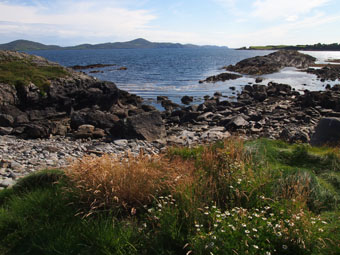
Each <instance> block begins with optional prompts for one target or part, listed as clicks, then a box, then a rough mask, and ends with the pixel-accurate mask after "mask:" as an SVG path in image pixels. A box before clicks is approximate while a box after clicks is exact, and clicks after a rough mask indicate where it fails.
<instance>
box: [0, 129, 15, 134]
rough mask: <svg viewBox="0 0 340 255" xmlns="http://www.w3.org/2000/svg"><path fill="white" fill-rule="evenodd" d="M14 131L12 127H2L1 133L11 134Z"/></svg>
mask: <svg viewBox="0 0 340 255" xmlns="http://www.w3.org/2000/svg"><path fill="white" fill-rule="evenodd" d="M12 131H13V128H11V127H0V135H9V134H11V133H12Z"/></svg>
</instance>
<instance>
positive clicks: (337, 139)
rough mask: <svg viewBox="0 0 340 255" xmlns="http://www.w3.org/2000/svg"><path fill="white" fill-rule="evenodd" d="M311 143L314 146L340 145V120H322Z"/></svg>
mask: <svg viewBox="0 0 340 255" xmlns="http://www.w3.org/2000/svg"><path fill="white" fill-rule="evenodd" d="M310 143H311V145H313V146H322V145H329V146H338V145H340V118H323V119H321V120H320V121H319V123H318V125H317V127H316V129H315V133H314V134H313V136H312V139H311V142H310Z"/></svg>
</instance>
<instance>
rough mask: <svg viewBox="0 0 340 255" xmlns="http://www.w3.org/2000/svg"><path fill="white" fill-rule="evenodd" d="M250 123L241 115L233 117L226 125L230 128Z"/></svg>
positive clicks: (237, 127)
mask: <svg viewBox="0 0 340 255" xmlns="http://www.w3.org/2000/svg"><path fill="white" fill-rule="evenodd" d="M248 124H249V122H248V121H246V120H245V119H244V118H243V117H242V116H241V115H238V116H235V117H233V118H232V119H231V120H230V121H229V122H228V124H227V125H226V126H225V127H226V128H227V129H228V130H230V129H239V128H242V127H245V126H247V125H248Z"/></svg>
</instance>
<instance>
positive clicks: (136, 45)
mask: <svg viewBox="0 0 340 255" xmlns="http://www.w3.org/2000/svg"><path fill="white" fill-rule="evenodd" d="M214 47H219V46H210V45H205V46H198V45H194V44H180V43H157V42H150V41H148V40H145V39H142V38H139V39H135V40H132V41H128V42H114V43H101V44H80V45H76V46H69V47H61V46H58V45H45V44H42V43H37V42H32V41H27V40H16V41H13V42H10V43H5V44H0V50H16V51H29V50H88V49H160V48H214ZM224 48H228V47H224Z"/></svg>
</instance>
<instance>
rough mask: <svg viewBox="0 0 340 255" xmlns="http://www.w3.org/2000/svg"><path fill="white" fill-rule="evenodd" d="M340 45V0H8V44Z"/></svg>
mask: <svg viewBox="0 0 340 255" xmlns="http://www.w3.org/2000/svg"><path fill="white" fill-rule="evenodd" d="M136 38H145V39H147V40H149V41H153V42H179V43H193V44H198V45H220V46H228V47H231V48H235V47H242V46H249V45H279V44H286V45H287V44H288V45H296V44H315V43H319V42H320V43H334V42H337V43H340V0H93V1H90V0H54V1H52V0H27V1H23V0H0V43H7V42H10V41H13V40H17V39H26V40H32V41H37V42H41V43H44V44H56V45H61V46H71V45H77V44H81V43H92V44H94V43H105V42H117V41H121V42H123V41H129V40H133V39H136Z"/></svg>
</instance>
